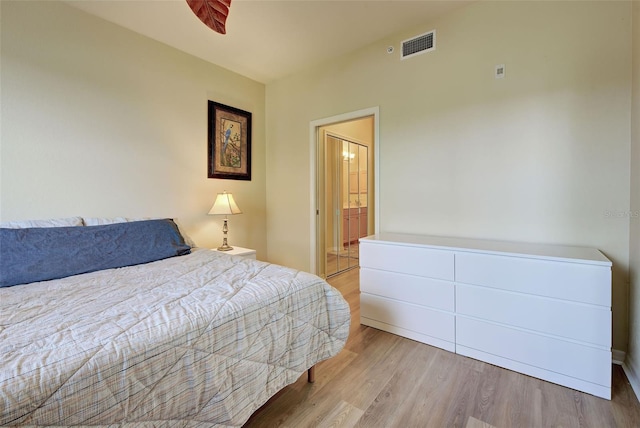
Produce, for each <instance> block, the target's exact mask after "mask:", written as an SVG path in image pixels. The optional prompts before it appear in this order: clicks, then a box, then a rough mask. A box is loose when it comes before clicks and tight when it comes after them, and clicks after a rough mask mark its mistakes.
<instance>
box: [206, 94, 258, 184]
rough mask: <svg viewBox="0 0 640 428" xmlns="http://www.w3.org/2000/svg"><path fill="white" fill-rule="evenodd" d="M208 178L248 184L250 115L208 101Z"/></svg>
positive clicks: (249, 172) (249, 169)
mask: <svg viewBox="0 0 640 428" xmlns="http://www.w3.org/2000/svg"><path fill="white" fill-rule="evenodd" d="M208 171H209V178H228V179H232V180H251V113H249V112H248V111H244V110H240V109H237V108H234V107H229V106H226V105H224V104H219V103H216V102H214V101H209V166H208Z"/></svg>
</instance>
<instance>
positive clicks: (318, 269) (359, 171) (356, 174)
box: [312, 108, 377, 278]
mask: <svg viewBox="0 0 640 428" xmlns="http://www.w3.org/2000/svg"><path fill="white" fill-rule="evenodd" d="M358 113H359V112H355V113H352V114H351V115H350V117H347V118H346V120H345V117H344V116H341V117H338V118H337V120H335V121H331V120H330V119H324V120H322V121H317V122H315V124H317V126H313V125H314V123H312V126H313V129H312V133H313V144H314V146H315V147H314V148H313V152H312V153H313V155H312V166H313V167H314V168H313V170H314V171H313V176H312V184H313V185H314V186H315V189H314V191H315V196H316V197H315V201H314V202H315V203H314V204H313V206H312V209H313V214H314V217H315V218H314V221H313V223H312V225H314V226H315V227H314V228H313V229H314V230H313V232H314V233H313V236H312V238H313V239H312V241H313V243H312V247H313V248H312V257H313V263H312V272H314V273H316V274H317V275H319V276H321V277H323V278H328V277H331V276H334V275H337V274H339V273H342V272H345V271H347V270H351V269H354V268H357V267H358V266H359V243H358V240H359V239H360V238H362V237H364V236H367V235H371V234H374V233H375V231H376V230H377V207H376V205H377V204H375V201H376V196H377V186H376V184H377V183H376V182H377V174H376V167H377V159H376V153H377V150H376V149H377V147H376V145H375V137H376V136H377V108H375V109H368V110H366V113H367V114H362V115H358ZM340 119H343V120H340ZM318 122H321V123H318Z"/></svg>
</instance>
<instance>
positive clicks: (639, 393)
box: [622, 362, 640, 399]
mask: <svg viewBox="0 0 640 428" xmlns="http://www.w3.org/2000/svg"><path fill="white" fill-rule="evenodd" d="M622 370H624V374H626V375H627V379H629V383H630V384H631V389H633V392H634V393H635V394H636V398H638V399H640V378H638V372H637V371H636V370H635V369H634V368H633V366H632V365H631V364H629V363H628V362H625V363H623V364H622Z"/></svg>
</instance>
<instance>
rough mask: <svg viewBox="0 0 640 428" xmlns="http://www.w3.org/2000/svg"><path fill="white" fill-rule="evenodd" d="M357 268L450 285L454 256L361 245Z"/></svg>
mask: <svg viewBox="0 0 640 428" xmlns="http://www.w3.org/2000/svg"><path fill="white" fill-rule="evenodd" d="M360 266H361V267H368V268H372V269H380V270H386V271H391V272H399V273H405V274H409V275H418V276H425V277H428V278H436V279H444V280H448V281H453V252H452V251H446V250H432V249H428V248H421V247H411V246H403V245H385V244H379V243H376V244H371V243H368V242H366V241H363V242H361V243H360Z"/></svg>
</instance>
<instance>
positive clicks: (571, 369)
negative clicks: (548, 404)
mask: <svg viewBox="0 0 640 428" xmlns="http://www.w3.org/2000/svg"><path fill="white" fill-rule="evenodd" d="M456 343H457V344H459V345H462V346H466V347H469V348H473V349H477V350H479V351H483V352H486V353H489V354H493V355H498V356H500V357H502V358H506V359H509V360H513V361H517V362H520V363H524V364H528V365H530V366H533V367H537V368H540V369H544V370H549V371H552V372H556V373H560V374H563V375H566V376H571V377H574V378H577V379H581V380H585V381H587V382H592V383H596V384H598V385H603V386H607V387H610V386H611V352H610V351H605V350H603V349H598V348H593V347H590V346H584V345H580V344H577V343H573V342H567V341H564V340H560V339H555V338H551V337H548V336H542V335H538V334H535V333H530V332H526V331H522V330H516V329H512V328H508V327H504V326H500V325H497V324H492V323H488V322H484V321H479V320H475V319H470V318H466V317H464V316H461V315H458V316H457V319H456Z"/></svg>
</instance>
